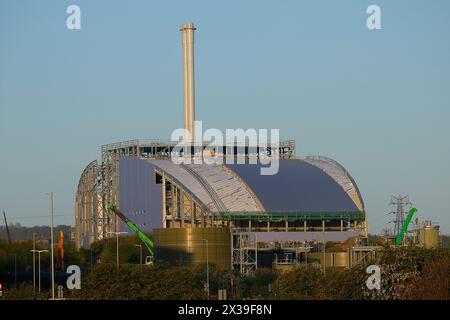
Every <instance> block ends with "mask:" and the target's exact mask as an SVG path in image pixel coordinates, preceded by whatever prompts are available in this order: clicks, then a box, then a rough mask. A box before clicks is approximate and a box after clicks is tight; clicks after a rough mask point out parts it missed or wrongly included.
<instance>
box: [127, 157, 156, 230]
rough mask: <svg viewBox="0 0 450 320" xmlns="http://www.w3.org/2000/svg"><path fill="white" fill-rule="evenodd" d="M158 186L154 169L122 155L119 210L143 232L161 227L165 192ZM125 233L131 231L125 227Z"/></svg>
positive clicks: (149, 164)
mask: <svg viewBox="0 0 450 320" xmlns="http://www.w3.org/2000/svg"><path fill="white" fill-rule="evenodd" d="M161 186H162V185H160V184H156V183H155V177H154V166H153V165H152V164H151V163H149V162H148V161H145V160H140V159H138V158H135V157H128V156H120V159H119V196H120V199H119V201H120V211H122V212H123V213H124V214H125V215H126V216H127V217H128V218H129V219H130V220H131V221H133V222H134V223H135V224H136V225H137V226H138V227H139V228H140V229H141V230H142V231H146V232H150V231H151V230H152V229H154V228H162V189H161ZM120 229H121V230H122V231H128V232H132V231H131V230H129V229H128V227H127V226H126V225H125V224H121V227H120Z"/></svg>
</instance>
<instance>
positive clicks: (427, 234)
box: [419, 225, 439, 249]
mask: <svg viewBox="0 0 450 320" xmlns="http://www.w3.org/2000/svg"><path fill="white" fill-rule="evenodd" d="M419 243H420V244H421V245H422V246H423V247H424V248H425V249H435V248H438V247H439V226H436V225H428V226H425V227H423V228H422V229H420V230H419Z"/></svg>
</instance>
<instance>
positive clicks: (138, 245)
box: [134, 244, 142, 271]
mask: <svg viewBox="0 0 450 320" xmlns="http://www.w3.org/2000/svg"><path fill="white" fill-rule="evenodd" d="M134 246H135V247H139V265H140V267H139V268H140V270H141V271H142V245H141V244H135V245H134Z"/></svg>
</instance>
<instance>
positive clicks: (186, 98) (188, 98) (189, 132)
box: [180, 22, 196, 143]
mask: <svg viewBox="0 0 450 320" xmlns="http://www.w3.org/2000/svg"><path fill="white" fill-rule="evenodd" d="M195 30H196V28H195V26H194V24H193V23H192V22H189V23H185V24H183V25H182V26H181V27H180V31H181V35H182V44H183V85H184V95H183V105H184V129H185V134H186V141H187V142H188V143H193V142H194V139H195V132H194V130H195V128H194V121H195V87H194V31H195Z"/></svg>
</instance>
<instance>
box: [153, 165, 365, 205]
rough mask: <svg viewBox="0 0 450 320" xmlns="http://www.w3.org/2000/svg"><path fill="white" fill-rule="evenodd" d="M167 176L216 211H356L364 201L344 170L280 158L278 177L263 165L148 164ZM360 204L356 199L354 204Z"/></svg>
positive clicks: (332, 166) (337, 167) (333, 166)
mask: <svg viewBox="0 0 450 320" xmlns="http://www.w3.org/2000/svg"><path fill="white" fill-rule="evenodd" d="M147 161H150V162H151V163H152V164H154V165H155V166H156V167H158V168H160V169H161V170H163V171H165V172H167V174H169V175H170V176H172V177H173V178H174V179H176V180H178V182H179V183H180V184H181V185H183V186H184V187H185V188H186V189H188V190H189V192H191V193H192V194H194V195H195V196H196V197H197V198H198V199H199V200H200V201H201V202H202V203H203V204H204V205H205V206H206V207H207V208H208V209H209V210H210V211H212V212H223V211H228V212H264V211H270V212H283V211H284V212H354V211H362V210H363V205H362V199H361V201H360V202H359V201H358V199H360V197H359V193H358V191H357V188H356V186H355V185H354V184H353V182H352V179H351V178H350V177H348V176H346V175H345V173H346V171H345V170H344V169H342V168H341V167H339V166H337V165H334V164H333V163H331V162H329V161H325V160H323V159H322V160H314V159H308V160H303V159H302V160H300V159H292V160H286V159H280V163H279V165H280V169H279V172H278V173H277V174H276V175H271V176H270V175H266V176H263V175H261V174H260V167H261V166H260V165H259V164H256V165H255V164H248V163H247V164H227V165H217V164H213V165H207V164H190V165H177V164H174V163H173V162H172V161H171V160H170V159H164V160H147ZM355 199H356V200H355Z"/></svg>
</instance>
